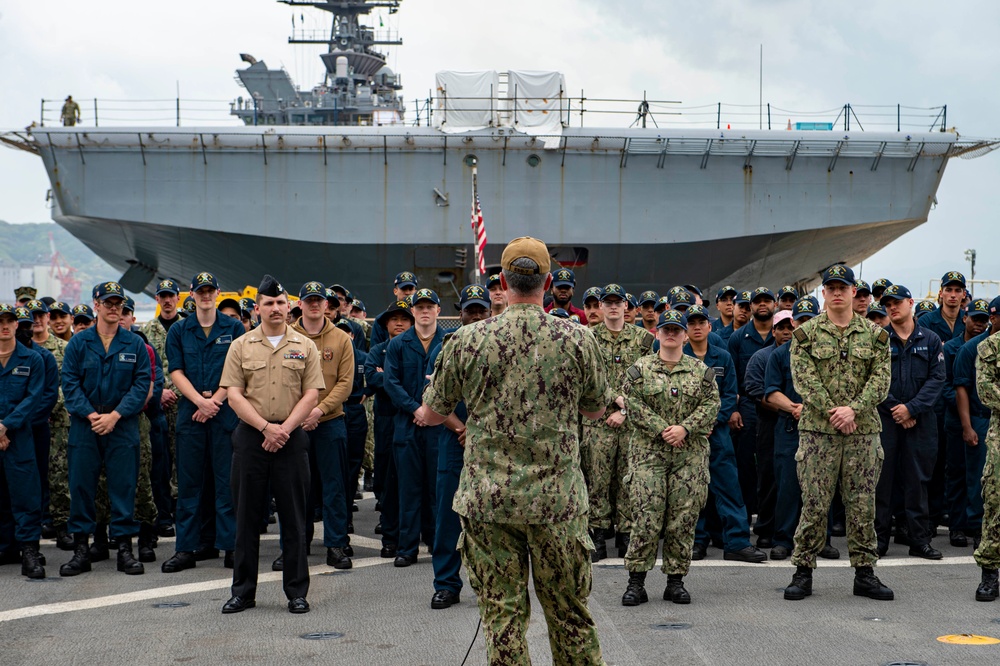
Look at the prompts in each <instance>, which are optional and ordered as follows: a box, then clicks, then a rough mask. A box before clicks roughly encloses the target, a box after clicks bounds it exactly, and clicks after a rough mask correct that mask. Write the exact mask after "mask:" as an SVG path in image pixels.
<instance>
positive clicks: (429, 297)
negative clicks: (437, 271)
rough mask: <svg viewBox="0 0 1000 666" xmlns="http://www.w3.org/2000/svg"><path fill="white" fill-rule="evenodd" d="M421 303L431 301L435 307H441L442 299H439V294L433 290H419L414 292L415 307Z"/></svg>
mask: <svg viewBox="0 0 1000 666" xmlns="http://www.w3.org/2000/svg"><path fill="white" fill-rule="evenodd" d="M421 301H430V302H431V303H433V304H434V305H441V299H440V298H439V297H438V295H437V293H436V292H435V291H434V290H433V289H427V288H426V287H425V288H424V289H418V290H416V291H415V292H413V299H412V302H413V305H416V304H417V303H420V302H421Z"/></svg>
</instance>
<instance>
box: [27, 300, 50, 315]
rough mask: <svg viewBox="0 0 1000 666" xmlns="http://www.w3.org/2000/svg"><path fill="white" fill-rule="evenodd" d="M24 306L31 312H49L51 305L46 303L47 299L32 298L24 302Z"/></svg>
mask: <svg viewBox="0 0 1000 666" xmlns="http://www.w3.org/2000/svg"><path fill="white" fill-rule="evenodd" d="M24 307H26V308H28V311H29V312H31V313H35V312H49V306H47V305H46V304H45V301H38V300H30V301H28V302H27V303H25V304H24Z"/></svg>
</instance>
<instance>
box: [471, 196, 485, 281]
mask: <svg viewBox="0 0 1000 666" xmlns="http://www.w3.org/2000/svg"><path fill="white" fill-rule="evenodd" d="M472 234H473V235H474V236H475V245H476V261H477V262H478V269H479V274H480V275H486V224H485V223H483V209H482V207H481V206H480V205H479V195H478V194H477V195H476V198H475V199H474V200H473V201H472Z"/></svg>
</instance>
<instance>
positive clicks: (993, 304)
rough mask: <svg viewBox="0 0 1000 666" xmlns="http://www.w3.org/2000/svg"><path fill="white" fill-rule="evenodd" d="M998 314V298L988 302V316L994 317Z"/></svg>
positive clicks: (999, 301) (999, 308)
mask: <svg viewBox="0 0 1000 666" xmlns="http://www.w3.org/2000/svg"><path fill="white" fill-rule="evenodd" d="M998 313H1000V296H997V297H996V298H994V299H993V300H992V301H990V314H991V315H995V314H998Z"/></svg>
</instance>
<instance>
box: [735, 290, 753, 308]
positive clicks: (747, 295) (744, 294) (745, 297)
mask: <svg viewBox="0 0 1000 666" xmlns="http://www.w3.org/2000/svg"><path fill="white" fill-rule="evenodd" d="M751 300H753V293H752V292H749V291H741V292H739V293H738V294H736V299H735V300H734V301H733V302H734V303H735V304H736V305H740V304H743V305H750V301H751Z"/></svg>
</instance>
